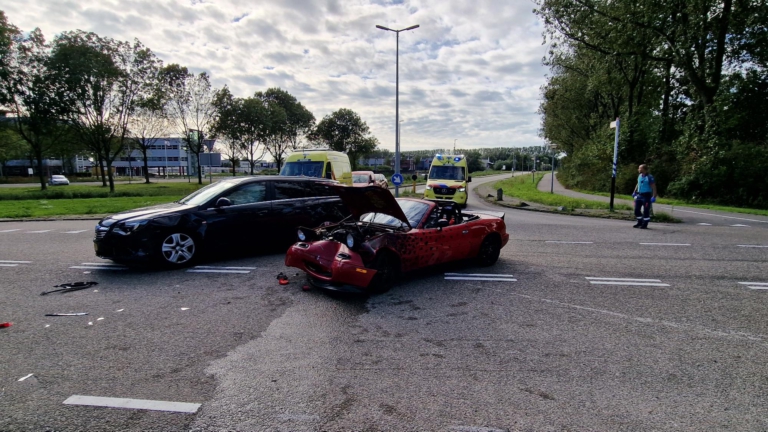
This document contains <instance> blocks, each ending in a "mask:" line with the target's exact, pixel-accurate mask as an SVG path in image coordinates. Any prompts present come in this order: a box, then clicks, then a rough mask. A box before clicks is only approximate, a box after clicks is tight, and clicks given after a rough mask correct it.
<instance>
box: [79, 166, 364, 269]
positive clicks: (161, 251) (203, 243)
mask: <svg viewBox="0 0 768 432" xmlns="http://www.w3.org/2000/svg"><path fill="white" fill-rule="evenodd" d="M334 184H338V182H335V181H331V180H326V179H318V178H308V177H283V176H260V177H245V178H237V179H227V180H221V181H218V182H216V183H213V184H210V185H208V186H206V187H204V188H202V189H200V190H198V191H196V192H194V193H192V194H190V195H188V196H186V197H185V198H182V199H181V200H179V201H176V202H174V203H171V204H163V205H158V206H153V207H146V208H141V209H136V210H131V211H127V212H123V213H118V214H115V215H112V216H108V217H105V218H104V219H102V220H100V221H99V223H98V224H97V225H96V233H95V238H94V239H93V244H94V248H95V250H96V255H97V256H99V257H101V258H107V259H111V260H114V261H116V262H125V263H131V262H146V263H150V264H160V265H165V266H169V267H182V266H185V265H189V264H191V263H192V262H193V261H195V260H197V259H198V258H201V255H208V256H213V255H214V254H216V255H218V254H222V253H231V252H240V253H247V252H251V251H254V250H257V249H266V248H269V247H275V246H279V245H282V246H284V247H285V248H287V247H288V246H289V245H290V244H291V243H293V242H294V241H295V238H296V229H297V227H299V226H307V225H309V226H319V225H320V224H322V223H324V222H329V223H331V222H338V221H340V220H342V219H343V218H344V217H346V216H347V215H348V214H349V212H348V211H347V210H346V207H345V206H344V205H343V204H342V203H341V200H340V199H339V197H338V196H337V192H336V189H333V188H332V187H331V186H332V185H334ZM283 250H285V249H283Z"/></svg>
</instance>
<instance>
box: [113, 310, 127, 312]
mask: <svg viewBox="0 0 768 432" xmlns="http://www.w3.org/2000/svg"><path fill="white" fill-rule="evenodd" d="M124 310H125V309H118V310H116V311H115V312H122V311H124Z"/></svg>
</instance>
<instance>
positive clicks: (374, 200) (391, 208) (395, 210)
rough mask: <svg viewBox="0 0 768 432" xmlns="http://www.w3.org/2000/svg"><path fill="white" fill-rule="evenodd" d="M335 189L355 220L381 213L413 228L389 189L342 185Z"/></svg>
mask: <svg viewBox="0 0 768 432" xmlns="http://www.w3.org/2000/svg"><path fill="white" fill-rule="evenodd" d="M333 188H334V189H335V190H336V191H337V193H338V194H339V197H340V198H341V202H343V203H344V205H345V206H346V207H347V208H348V209H349V212H350V213H352V216H354V217H355V219H360V216H362V215H364V214H366V213H381V214H385V215H388V216H392V217H394V218H396V219H397V220H399V221H401V222H402V223H404V224H405V225H406V226H408V227H409V228H410V227H411V224H410V223H408V218H407V217H405V213H403V209H401V208H400V205H399V204H397V200H396V199H395V197H394V196H392V192H390V191H389V189H384V188H382V187H379V186H366V187H349V186H341V185H335V186H333Z"/></svg>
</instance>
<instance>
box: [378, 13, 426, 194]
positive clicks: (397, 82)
mask: <svg viewBox="0 0 768 432" xmlns="http://www.w3.org/2000/svg"><path fill="white" fill-rule="evenodd" d="M376 28H377V29H379V30H386V31H391V32H394V33H395V35H396V37H395V174H400V32H403V31H408V30H413V29H417V28H419V25H418V24H416V25H412V26H410V27H406V28H404V29H400V30H394V29H391V28H388V27H384V26H381V25H377V26H376ZM399 195H400V187H399V186H398V185H395V197H398V196H399Z"/></svg>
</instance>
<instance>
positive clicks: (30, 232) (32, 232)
mask: <svg viewBox="0 0 768 432" xmlns="http://www.w3.org/2000/svg"><path fill="white" fill-rule="evenodd" d="M51 231H53V230H39V231H24V234H40V233H47V232H51Z"/></svg>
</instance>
